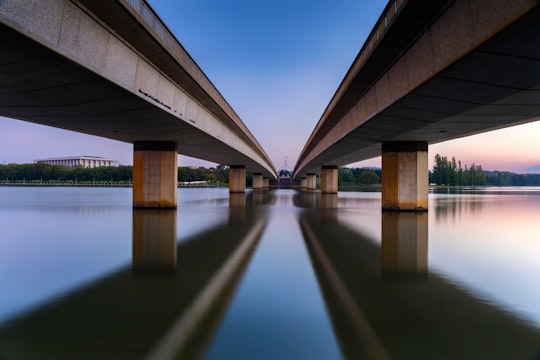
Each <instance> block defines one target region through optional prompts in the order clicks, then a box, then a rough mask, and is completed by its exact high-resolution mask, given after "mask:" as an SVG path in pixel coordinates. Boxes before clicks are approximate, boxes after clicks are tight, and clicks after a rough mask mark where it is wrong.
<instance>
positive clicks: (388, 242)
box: [381, 211, 428, 275]
mask: <svg viewBox="0 0 540 360" xmlns="http://www.w3.org/2000/svg"><path fill="white" fill-rule="evenodd" d="M381 233H382V242H381V271H382V272H383V274H400V275H403V274H410V275H425V274H427V272H428V214H427V213H426V212H422V213H417V212H391V211H385V212H383V213H382V226H381Z"/></svg>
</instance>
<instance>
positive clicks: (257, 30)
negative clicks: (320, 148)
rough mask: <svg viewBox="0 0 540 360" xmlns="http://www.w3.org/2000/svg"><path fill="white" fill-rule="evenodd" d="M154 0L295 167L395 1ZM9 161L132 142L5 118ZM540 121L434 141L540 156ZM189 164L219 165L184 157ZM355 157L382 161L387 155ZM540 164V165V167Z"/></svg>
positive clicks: (483, 157)
mask: <svg viewBox="0 0 540 360" xmlns="http://www.w3.org/2000/svg"><path fill="white" fill-rule="evenodd" d="M150 4H151V5H152V7H153V8H154V9H155V10H156V12H157V13H158V15H159V16H160V17H161V18H162V20H163V21H164V22H165V24H167V26H168V27H169V28H170V30H171V31H172V32H173V33H174V34H175V36H176V37H177V38H178V40H179V41H180V42H181V43H182V45H183V46H184V47H185V48H186V50H187V51H188V52H189V53H190V55H191V56H192V57H193V58H194V59H195V61H196V62H197V63H198V64H199V66H200V67H201V68H202V70H203V71H204V72H205V73H206V75H207V76H208V77H209V78H210V80H211V81H212V82H213V83H214V85H215V86H216V87H217V88H218V90H219V91H220V92H221V93H222V94H223V96H224V97H225V99H226V100H227V101H228V102H229V103H230V104H231V106H232V107H233V109H234V110H235V111H236V112H237V113H238V115H239V116H240V118H241V119H242V120H243V121H244V123H245V124H246V125H247V126H248V128H249V129H250V130H251V132H252V133H253V134H254V135H255V137H256V138H257V139H258V140H259V142H260V143H261V145H262V146H263V147H264V149H265V150H266V151H267V153H268V154H269V155H270V157H271V159H272V161H273V162H274V164H275V165H276V167H277V168H280V167H281V166H283V164H284V163H285V160H286V159H287V163H288V165H289V166H290V167H292V166H293V165H294V163H295V161H296V159H297V157H298V155H299V154H300V151H301V150H302V147H303V146H304V143H305V142H306V140H307V138H308V137H309V135H310V134H311V131H312V130H313V128H314V127H315V124H316V123H317V121H318V120H319V118H320V116H321V114H322V112H323V111H324V109H325V108H326V106H327V104H328V102H329V101H330V99H331V97H332V95H333V94H334V92H335V91H336V89H337V87H338V86H339V84H340V82H341V80H342V78H343V76H344V75H345V73H346V72H347V70H348V69H349V67H350V65H351V64H352V62H353V60H354V58H355V56H356V54H357V53H358V51H359V50H360V48H361V46H362V44H363V43H364V40H365V38H366V37H367V35H368V34H369V32H370V31H371V29H372V27H373V25H374V23H375V21H376V20H377V19H378V17H379V15H380V13H381V11H382V9H383V8H384V6H385V5H386V1H385V0H370V1H350V0H332V1H330V0H309V1H308V0H272V1H253V0H229V1H223V0H181V1H180V0H174V1H173V0H151V1H150ZM0 129H1V131H0V162H1V163H10V162H19V163H22V162H32V161H33V160H34V159H36V158H42V157H52V156H69V155H95V156H104V157H112V158H116V159H118V160H119V161H120V163H122V164H130V163H131V162H132V147H131V145H129V144H123V143H119V142H115V141H111V140H106V139H99V138H96V137H92V136H87V135H82V134H75V133H72V132H67V131H63V130H59V129H53V128H47V127H43V126H39V125H34V124H30V123H25V122H22V121H16V120H11V119H5V118H1V117H0ZM539 140H540V122H536V123H531V124H528V125H524V126H519V127H514V128H511V129H507V130H499V131H497V132H493V133H487V134H482V135H478V136H474V137H469V138H464V139H460V140H455V141H450V142H446V143H443V144H437V145H433V146H430V159H431V158H433V156H434V155H435V153H437V152H438V153H440V154H442V155H446V156H449V157H451V156H455V157H456V158H457V159H459V160H461V161H462V162H463V163H467V164H470V163H472V162H476V163H477V164H482V165H483V166H484V168H485V169H491V170H495V169H499V170H511V171H518V172H526V171H531V168H532V167H533V166H535V165H538V164H540V145H539V144H540V141H539ZM179 163H180V165H203V166H204V165H209V164H208V163H206V162H203V161H200V160H196V159H191V158H185V157H181V158H180V161H179ZM354 165H355V166H364V165H365V166H370V165H374V166H380V159H374V160H370V161H365V162H362V163H359V164H354ZM536 171H537V172H540V168H539V169H538V170H536Z"/></svg>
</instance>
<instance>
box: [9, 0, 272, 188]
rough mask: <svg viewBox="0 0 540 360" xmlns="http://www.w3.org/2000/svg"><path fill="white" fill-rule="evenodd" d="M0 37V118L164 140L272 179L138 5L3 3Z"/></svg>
mask: <svg viewBox="0 0 540 360" xmlns="http://www.w3.org/2000/svg"><path fill="white" fill-rule="evenodd" d="M0 37H1V38H2V52H1V53H0V95H1V96H0V115H2V116H6V117H10V118H14V119H20V120H25V121H30V122H35V123H38V124H43V125H49V126H54V127H59V128H63V129H68V130H72V131H77V132H81V133H86V134H91V135H97V136H101V137H106V138H110V139H114V140H119V141H123V142H128V143H133V144H136V143H146V142H152V143H153V142H165V143H168V144H173V146H172V148H173V150H176V151H177V153H180V154H184V155H188V156H193V157H196V158H200V159H204V160H208V161H213V162H216V163H220V164H225V165H240V166H243V167H245V169H246V170H247V171H248V172H256V173H260V174H262V175H263V176H266V177H269V178H276V177H277V173H276V170H275V168H274V165H273V164H272V162H271V160H270V159H269V157H268V155H267V154H266V153H265V151H264V150H263V148H262V147H261V145H260V144H259V143H258V142H257V140H256V139H255V137H254V136H253V134H251V132H250V131H249V130H248V128H247V127H246V125H245V124H244V123H243V122H242V121H241V120H240V118H239V117H238V115H237V114H236V113H235V112H234V111H233V109H232V108H231V106H230V105H229V104H228V103H227V102H226V100H225V99H224V98H223V96H222V95H221V94H220V93H219V92H218V90H217V89H216V88H215V87H214V86H213V85H212V83H211V82H210V80H209V79H208V78H207V77H206V76H205V75H204V73H203V72H202V70H201V69H200V68H199V67H198V66H197V64H196V63H195V62H194V61H193V59H192V58H191V57H190V56H189V54H187V52H186V51H185V50H184V49H183V48H182V46H181V45H180V43H179V42H178V41H177V40H176V38H174V36H173V35H172V34H171V33H170V31H168V29H167V27H166V26H165V25H164V24H163V23H162V22H161V20H160V19H159V18H158V17H157V15H156V14H155V13H154V12H153V11H152V9H151V8H150V7H149V6H148V5H147V4H146V2H144V1H142V0H130V1H127V0H120V1H105V0H82V1H77V0H74V1H71V0H44V1H39V2H35V1H29V0H28V1H27V0H17V1H14V0H5V1H1V2H0ZM143 148H144V146H143ZM167 148H171V146H167Z"/></svg>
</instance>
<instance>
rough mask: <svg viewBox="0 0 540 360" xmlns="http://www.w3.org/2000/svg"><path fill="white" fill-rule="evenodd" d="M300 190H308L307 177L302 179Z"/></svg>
mask: <svg viewBox="0 0 540 360" xmlns="http://www.w3.org/2000/svg"><path fill="white" fill-rule="evenodd" d="M300 188H301V189H306V188H307V179H306V177H305V176H302V178H301V179H300Z"/></svg>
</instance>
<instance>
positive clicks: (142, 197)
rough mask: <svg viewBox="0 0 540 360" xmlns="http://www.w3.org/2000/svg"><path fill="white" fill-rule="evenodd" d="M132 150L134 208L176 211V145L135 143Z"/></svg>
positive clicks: (170, 143)
mask: <svg viewBox="0 0 540 360" xmlns="http://www.w3.org/2000/svg"><path fill="white" fill-rule="evenodd" d="M133 148H134V151H133V207H147V208H175V207H176V204H177V198H178V195H177V188H178V151H177V149H176V144H175V143H173V142H157V141H149V142H136V143H135V144H134V146H133Z"/></svg>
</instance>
